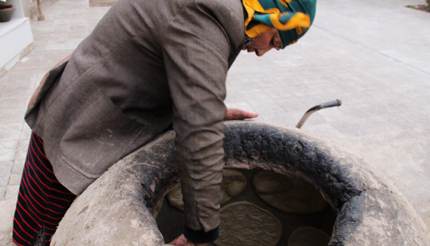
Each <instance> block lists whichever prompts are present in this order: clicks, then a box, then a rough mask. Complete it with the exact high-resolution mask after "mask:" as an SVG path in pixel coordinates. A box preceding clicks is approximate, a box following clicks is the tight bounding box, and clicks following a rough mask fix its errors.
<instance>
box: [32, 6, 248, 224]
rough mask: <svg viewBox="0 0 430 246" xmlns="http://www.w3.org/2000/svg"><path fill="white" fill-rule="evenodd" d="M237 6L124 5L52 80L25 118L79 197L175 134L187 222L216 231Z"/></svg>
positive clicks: (239, 14)
mask: <svg viewBox="0 0 430 246" xmlns="http://www.w3.org/2000/svg"><path fill="white" fill-rule="evenodd" d="M243 20H244V17H243V10H242V5H241V2H240V1H239V0H211V1H207V0H168V1H165V0H145V1H142V0H139V1H136V0H121V1H119V2H118V3H117V4H116V5H114V6H113V7H112V8H111V10H110V11H109V12H108V13H107V14H106V15H105V16H104V18H103V19H102V20H101V21H100V22H99V24H98V25H97V27H96V28H95V30H94V31H93V33H92V34H91V35H90V36H89V37H88V38H86V39H85V40H84V41H83V42H82V43H81V44H80V45H79V47H78V48H77V49H76V50H75V51H74V53H73V54H72V56H71V58H70V59H69V60H68V63H62V64H60V65H59V66H57V67H56V68H55V69H53V70H51V71H50V73H49V74H48V76H47V77H46V78H45V80H44V81H43V82H42V84H41V86H40V88H39V89H38V91H37V92H36V94H35V96H34V97H33V98H32V100H31V102H30V105H29V109H28V112H27V115H26V120H27V122H28V124H29V125H30V127H31V128H32V129H33V131H35V132H36V133H37V134H38V135H40V136H41V137H42V138H43V139H44V143H45V148H46V153H47V156H48V158H49V160H50V161H51V162H52V165H53V168H54V172H55V174H56V176H57V177H58V179H59V180H60V182H61V183H62V184H63V185H65V186H66V187H67V188H68V189H69V190H71V191H72V192H73V193H75V194H79V193H81V192H82V191H83V190H84V189H85V188H86V187H87V186H88V185H89V184H91V183H92V182H93V181H94V180H95V179H97V178H98V177H99V176H100V175H102V174H103V172H105V171H106V170H107V169H108V168H109V167H110V166H111V165H112V164H113V163H115V162H116V161H118V160H119V159H121V158H122V157H124V156H125V155H127V154H129V153H130V152H132V151H133V150H135V149H137V148H138V147H140V146H142V145H144V144H146V143H148V142H149V141H150V140H151V139H154V138H155V137H156V136H157V135H159V134H160V133H161V132H163V131H165V130H166V129H167V128H169V126H171V125H172V124H173V128H174V130H175V131H176V133H177V138H176V150H177V151H176V158H177V161H178V164H180V165H181V167H182V170H183V172H182V185H183V193H184V197H185V207H186V221H187V225H188V227H189V228H191V229H194V230H204V231H209V230H211V229H213V228H215V227H217V226H218V224H219V215H218V210H219V207H220V205H219V204H220V199H221V195H220V194H221V192H220V183H221V180H222V173H221V170H222V168H223V166H224V159H223V158H224V152H223V137H224V133H223V118H224V111H225V106H224V102H223V101H224V99H225V96H226V89H225V80H226V75H227V70H228V68H229V66H230V65H231V63H232V62H233V60H234V59H235V57H236V56H237V54H238V52H239V51H240V46H241V44H242V42H243V37H244V30H243Z"/></svg>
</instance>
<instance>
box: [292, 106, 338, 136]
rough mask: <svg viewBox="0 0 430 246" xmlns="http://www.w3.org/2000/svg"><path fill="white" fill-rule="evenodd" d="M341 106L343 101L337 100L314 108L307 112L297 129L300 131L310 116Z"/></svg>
mask: <svg viewBox="0 0 430 246" xmlns="http://www.w3.org/2000/svg"><path fill="white" fill-rule="evenodd" d="M341 105H342V101H341V100H339V99H336V100H333V101H329V102H325V103H321V104H319V105H316V106H313V107H312V108H310V109H309V110H308V111H306V113H305V114H304V115H303V116H302V118H301V119H300V121H299V123H297V125H296V127H297V128H299V129H300V128H301V127H302V126H303V125H304V124H305V121H306V120H307V119H308V118H309V116H311V114H313V113H315V112H317V111H319V110H321V109H325V108H331V107H340V106H341Z"/></svg>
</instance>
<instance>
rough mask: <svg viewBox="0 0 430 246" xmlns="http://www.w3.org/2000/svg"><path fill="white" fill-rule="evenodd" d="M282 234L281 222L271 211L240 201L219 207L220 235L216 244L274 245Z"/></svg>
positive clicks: (229, 245)
mask: <svg viewBox="0 0 430 246" xmlns="http://www.w3.org/2000/svg"><path fill="white" fill-rule="evenodd" d="M281 234H282V224H281V222H280V221H279V220H278V218H276V217H275V216H274V215H273V214H272V213H270V212H269V211H267V210H264V209H262V208H260V207H258V206H257V205H254V204H252V203H249V202H245V201H241V202H234V203H231V204H228V205H227V206H225V207H223V208H222V209H221V225H220V236H219V238H218V240H217V241H215V244H216V245H217V246H238V245H246V246H261V245H265V246H275V245H276V244H277V243H278V241H279V239H280V238H281Z"/></svg>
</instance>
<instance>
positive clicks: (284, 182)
mask: <svg viewBox="0 0 430 246" xmlns="http://www.w3.org/2000/svg"><path fill="white" fill-rule="evenodd" d="M253 184H254V188H255V191H256V193H257V195H258V196H259V197H260V198H261V199H262V200H263V201H265V202H266V203H267V204H268V205H270V206H272V207H274V208H277V209H279V210H281V211H282V212H285V213H297V214H308V213H315V212H320V211H322V210H324V209H325V208H326V207H327V205H328V204H327V202H326V201H325V200H324V198H323V197H322V196H321V194H320V192H319V191H318V190H317V189H316V188H315V187H314V186H313V185H312V184H311V183H309V182H307V181H306V180H304V179H303V178H300V177H298V176H292V175H280V174H276V173H273V172H267V171H262V172H259V173H257V174H256V175H255V177H254V179H253Z"/></svg>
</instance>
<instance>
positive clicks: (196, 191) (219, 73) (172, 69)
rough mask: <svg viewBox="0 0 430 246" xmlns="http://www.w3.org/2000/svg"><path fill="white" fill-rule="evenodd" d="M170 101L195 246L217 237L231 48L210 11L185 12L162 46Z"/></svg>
mask: <svg viewBox="0 0 430 246" xmlns="http://www.w3.org/2000/svg"><path fill="white" fill-rule="evenodd" d="M161 44H162V47H163V61H164V65H165V70H166V74H167V79H168V84H169V89H170V94H171V97H172V100H173V111H174V114H173V115H174V116H173V117H174V119H173V128H174V130H175V132H176V143H175V144H176V152H175V154H176V161H177V163H178V164H179V165H180V170H181V184H182V192H183V197H184V204H185V219H186V225H185V236H186V237H187V238H188V239H189V240H191V241H193V242H209V241H214V240H215V239H216V238H217V236H218V226H219V223H220V218H219V209H220V202H221V199H222V197H221V196H222V195H221V186H220V185H221V182H222V169H223V167H224V148H223V139H224V125H223V119H224V113H225V105H224V99H225V96H226V89H225V80H226V75H227V70H228V57H229V54H230V50H231V46H230V43H229V41H228V38H227V36H226V34H225V31H224V29H223V27H222V26H221V25H220V24H219V22H218V21H217V20H216V18H213V16H212V15H211V13H210V11H208V10H206V9H204V8H199V7H191V8H183V9H182V10H181V12H180V13H178V14H177V15H176V16H175V17H174V18H172V20H171V21H170V22H169V24H168V26H167V28H166V29H165V31H164V36H163V40H162V43H161Z"/></svg>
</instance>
